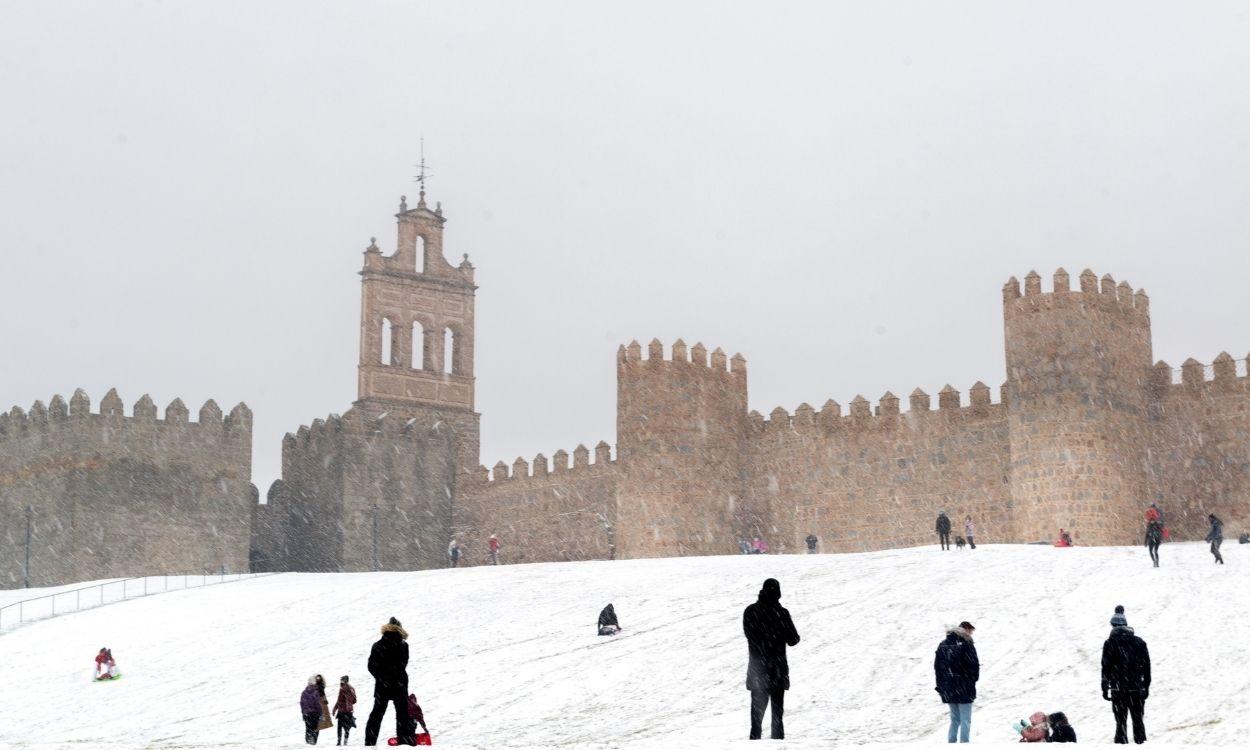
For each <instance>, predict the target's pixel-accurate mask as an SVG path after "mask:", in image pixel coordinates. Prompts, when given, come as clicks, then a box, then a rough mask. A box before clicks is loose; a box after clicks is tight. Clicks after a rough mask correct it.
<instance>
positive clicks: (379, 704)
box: [365, 617, 411, 745]
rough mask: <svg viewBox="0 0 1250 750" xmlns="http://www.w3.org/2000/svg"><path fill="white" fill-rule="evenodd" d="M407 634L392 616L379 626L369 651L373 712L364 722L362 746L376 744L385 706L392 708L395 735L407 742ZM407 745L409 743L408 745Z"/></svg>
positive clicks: (401, 740) (384, 713)
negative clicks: (379, 636)
mask: <svg viewBox="0 0 1250 750" xmlns="http://www.w3.org/2000/svg"><path fill="white" fill-rule="evenodd" d="M406 640H408V631H406V630H404V628H403V626H402V625H400V624H399V620H396V619H395V618H394V617H392V618H391V619H390V620H389V621H387V623H386V624H385V625H383V626H382V637H381V638H379V639H378V640H377V642H376V643H374V644H373V648H372V650H370V651H369V674H371V675H373V680H374V683H373V710H372V711H370V712H369V720H368V721H366V722H365V744H366V745H376V744H378V730H380V729H381V728H382V717H383V716H385V715H386V704H387V703H393V704H394V705H395V736H397V737H398V738H399V740H400V742H401V743H402V742H404V741H405V740H407V739H408V644H407V643H405V641H406ZM408 744H411V743H410V742H409V743H408Z"/></svg>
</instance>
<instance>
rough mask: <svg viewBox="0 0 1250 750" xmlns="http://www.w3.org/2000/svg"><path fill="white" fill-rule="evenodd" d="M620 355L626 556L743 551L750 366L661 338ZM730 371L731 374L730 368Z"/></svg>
mask: <svg viewBox="0 0 1250 750" xmlns="http://www.w3.org/2000/svg"><path fill="white" fill-rule="evenodd" d="M647 355H648V356H647V358H646V359H643V357H642V347H641V346H640V345H639V344H638V343H637V342H633V343H631V344H630V345H629V346H627V347H621V349H620V350H619V351H618V353H617V417H616V425H617V427H616V434H617V462H618V464H619V465H620V467H621V471H622V476H621V482H620V485H619V490H618V501H617V503H618V504H617V529H618V534H617V554H618V556H621V557H672V556H678V555H709V554H729V553H732V552H735V551H736V550H737V548H736V546H735V542H734V537H733V533H734V532H733V529H734V527H735V518H736V517H737V516H738V515H739V514H740V513H741V512H742V507H741V503H742V494H743V493H742V478H741V469H740V467H741V461H742V453H741V451H742V446H743V440H744V438H745V435H746V427H747V371H746V360H744V359H743V358H742V357H741V356H740V355H735V356H734V357H732V358H728V357H726V355H725V354H724V353H723V352H722V351H721V350H720V349H717V350H715V351H713V352H712V354H711V358H710V362H709V357H708V352H707V349H706V348H704V346H703V345H702V344H696V345H694V346H693V347H691V348H690V349H689V350H687V348H686V345H685V343H684V342H682V341H680V340H678V341H677V342H676V343H674V344H673V347H672V357H671V358H669V359H666V358H665V357H664V347H663V345H662V344H661V343H660V342H659V341H652V342H651V344H650V345H649V346H648V347H647ZM727 368H728V369H727Z"/></svg>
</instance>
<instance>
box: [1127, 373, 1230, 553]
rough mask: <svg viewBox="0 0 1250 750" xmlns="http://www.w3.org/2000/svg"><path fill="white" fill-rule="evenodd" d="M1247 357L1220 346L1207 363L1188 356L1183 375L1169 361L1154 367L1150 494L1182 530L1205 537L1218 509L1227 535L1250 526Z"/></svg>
mask: <svg viewBox="0 0 1250 750" xmlns="http://www.w3.org/2000/svg"><path fill="white" fill-rule="evenodd" d="M1246 361H1247V360H1246V359H1241V360H1234V359H1233V357H1232V356H1231V355H1230V354H1229V353H1228V352H1222V353H1221V354H1220V355H1219V356H1217V357H1216V358H1215V361H1214V362H1213V364H1212V365H1211V367H1210V368H1209V369H1210V373H1208V372H1207V370H1208V368H1207V367H1205V366H1204V365H1202V364H1201V363H1200V362H1198V361H1197V360H1194V359H1192V358H1191V359H1188V360H1186V361H1185V363H1184V364H1183V365H1182V366H1181V368H1180V378H1179V380H1178V379H1176V378H1175V377H1174V375H1175V374H1176V373H1175V371H1174V370H1173V369H1172V368H1171V366H1170V365H1168V364H1167V363H1166V362H1158V363H1156V365H1155V367H1154V371H1153V376H1154V377H1153V380H1152V386H1153V391H1154V393H1153V395H1154V402H1153V403H1152V404H1151V407H1150V422H1151V428H1152V430H1151V439H1150V441H1149V443H1148V444H1147V457H1148V461H1147V462H1148V466H1149V469H1150V480H1151V483H1152V487H1153V489H1152V495H1151V499H1152V500H1154V501H1156V502H1158V503H1159V504H1160V505H1161V506H1162V507H1164V508H1166V509H1167V510H1168V519H1167V520H1168V523H1169V525H1170V526H1171V527H1172V528H1173V529H1174V530H1175V531H1176V532H1177V533H1178V534H1179V535H1181V536H1182V537H1184V538H1189V539H1201V538H1202V537H1203V536H1204V535H1205V534H1206V531H1207V520H1206V514H1207V513H1209V512H1214V513H1215V514H1216V515H1218V516H1220V517H1221V518H1222V519H1223V520H1224V522H1225V525H1226V532H1225V533H1226V535H1228V536H1234V535H1235V534H1236V533H1240V532H1241V531H1244V530H1247V529H1250V379H1247V377H1246V374H1245V372H1246V369H1245V363H1246Z"/></svg>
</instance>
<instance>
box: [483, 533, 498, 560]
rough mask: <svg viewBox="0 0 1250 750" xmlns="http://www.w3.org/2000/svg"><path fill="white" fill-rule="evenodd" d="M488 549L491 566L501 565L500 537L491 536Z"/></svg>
mask: <svg viewBox="0 0 1250 750" xmlns="http://www.w3.org/2000/svg"><path fill="white" fill-rule="evenodd" d="M486 547H487V548H488V549H489V550H490V564H491V565H498V564H499V537H497V536H495V535H494V534H491V535H490V539H487V540H486Z"/></svg>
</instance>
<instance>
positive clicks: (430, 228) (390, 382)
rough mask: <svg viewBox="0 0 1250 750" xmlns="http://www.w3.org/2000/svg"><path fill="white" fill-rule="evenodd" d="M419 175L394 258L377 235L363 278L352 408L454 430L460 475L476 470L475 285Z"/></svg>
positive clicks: (404, 203) (402, 207)
mask: <svg viewBox="0 0 1250 750" xmlns="http://www.w3.org/2000/svg"><path fill="white" fill-rule="evenodd" d="M424 177H425V175H424V170H423V172H422V176H421V177H420V178H419V179H418V181H419V182H421V193H420V196H419V198H418V200H417V205H416V206H415V207H413V208H409V207H408V200H407V197H401V198H400V202H399V213H397V214H395V218H396V220H397V222H398V235H397V241H396V247H395V251H394V253H392V254H390V255H383V254H382V251H381V250H380V249H379V248H378V245H377V240H376V238H374V239H372V240H371V241H370V244H369V247H368V249H366V250H365V253H364V255H365V259H364V268H363V269H361V271H360V276H361V303H360V364H359V384H358V390H357V400H356V402H355V404H354V406H355V407H356V408H358V409H360V410H361V411H363V412H364V413H365V414H366V415H367V416H368V417H370V418H377V417H378V416H380V415H382V414H389V415H391V416H397V417H403V418H404V419H406V420H416V423H417V424H419V425H422V426H424V427H427V428H433V427H435V426H442V427H449V428H451V429H452V430H454V431H455V433H456V442H457V445H458V449H457V454H458V456H457V463H458V464H459V466H458V468H459V469H460V470H462V471H466V470H473V469H475V468H476V467H477V465H478V443H479V429H480V428H479V423H480V415H479V414H477V413H476V412H475V411H474V403H473V399H474V396H473V383H474V379H473V303H474V297H475V294H476V292H477V286H475V285H474V283H473V265H472V264H471V263H469V256H468V254H465V255H464V256H463V258H464V259H463V260H462V261H461V262H460V264H459V265H456V266H453V265H451V264H450V263H448V262H447V259H446V258H445V257H444V256H443V225H444V224H446V222H447V220H446V219H445V218H444V217H443V208H442V205H441V204H435V207H434V209H433V210H431V209H430V208H429V206H427V205H426V202H425V184H424Z"/></svg>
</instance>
